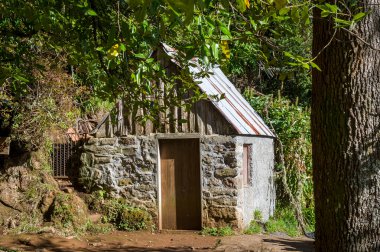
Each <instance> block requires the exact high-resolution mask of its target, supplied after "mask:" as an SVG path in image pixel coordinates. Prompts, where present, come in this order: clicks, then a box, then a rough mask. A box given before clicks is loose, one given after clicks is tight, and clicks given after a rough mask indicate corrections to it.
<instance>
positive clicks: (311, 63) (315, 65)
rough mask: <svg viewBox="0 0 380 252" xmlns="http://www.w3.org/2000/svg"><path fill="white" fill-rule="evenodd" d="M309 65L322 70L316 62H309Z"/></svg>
mask: <svg viewBox="0 0 380 252" xmlns="http://www.w3.org/2000/svg"><path fill="white" fill-rule="evenodd" d="M310 65H311V67H312V68H315V69H318V70H319V71H322V70H321V68H320V67H319V66H318V65H317V64H315V63H314V62H310Z"/></svg>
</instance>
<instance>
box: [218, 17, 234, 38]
mask: <svg viewBox="0 0 380 252" xmlns="http://www.w3.org/2000/svg"><path fill="white" fill-rule="evenodd" d="M218 23H219V29H220V31H221V32H222V33H223V34H224V35H226V36H228V37H230V38H231V37H232V35H231V33H230V31H229V30H228V27H227V26H226V25H225V24H224V23H222V22H220V21H219V20H218Z"/></svg>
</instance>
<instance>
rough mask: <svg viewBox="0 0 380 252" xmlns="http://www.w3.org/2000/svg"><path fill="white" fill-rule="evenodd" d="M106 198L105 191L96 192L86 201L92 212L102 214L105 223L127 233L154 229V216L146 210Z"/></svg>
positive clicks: (122, 200)
mask: <svg viewBox="0 0 380 252" xmlns="http://www.w3.org/2000/svg"><path fill="white" fill-rule="evenodd" d="M106 196H107V195H106V194H105V192H104V191H96V192H94V193H93V194H92V195H91V196H90V197H89V198H88V199H87V200H86V201H87V202H86V203H87V204H88V206H89V209H90V210H92V211H94V212H98V213H101V214H102V222H103V223H111V224H113V225H114V226H115V227H116V228H117V229H119V230H126V231H133V230H145V229H149V228H153V227H154V225H153V221H152V216H151V215H150V214H149V213H148V212H147V211H145V210H144V209H141V208H138V207H133V206H130V205H129V204H127V203H126V202H125V200H124V199H116V198H110V197H106Z"/></svg>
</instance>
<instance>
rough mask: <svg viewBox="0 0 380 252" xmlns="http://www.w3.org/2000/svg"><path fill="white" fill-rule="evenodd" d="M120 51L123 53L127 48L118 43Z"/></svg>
mask: <svg viewBox="0 0 380 252" xmlns="http://www.w3.org/2000/svg"><path fill="white" fill-rule="evenodd" d="M120 50H121V51H122V52H125V51H126V50H127V47H126V46H125V44H123V43H120Z"/></svg>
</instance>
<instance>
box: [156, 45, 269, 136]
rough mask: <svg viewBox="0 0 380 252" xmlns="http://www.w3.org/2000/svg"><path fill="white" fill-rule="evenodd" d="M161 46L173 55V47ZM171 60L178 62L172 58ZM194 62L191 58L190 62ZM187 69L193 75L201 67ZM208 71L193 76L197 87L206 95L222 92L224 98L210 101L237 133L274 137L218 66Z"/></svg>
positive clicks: (218, 94)
mask: <svg viewBox="0 0 380 252" xmlns="http://www.w3.org/2000/svg"><path fill="white" fill-rule="evenodd" d="M163 47H164V49H165V51H166V53H167V54H168V55H169V56H171V57H175V55H176V51H175V49H173V48H171V47H169V46H167V45H165V44H163ZM173 62H174V63H176V64H178V63H177V62H176V61H175V60H174V59H173ZM194 62H195V61H194V60H192V63H194ZM189 69H190V72H191V73H193V74H194V76H197V74H198V73H200V72H201V67H200V66H199V65H198V64H192V66H189ZM208 73H209V75H208V76H206V77H202V78H195V81H197V82H199V83H200V84H199V87H200V88H201V90H202V91H203V92H205V93H206V94H207V95H208V96H215V95H217V96H220V95H222V94H224V99H221V100H214V99H211V102H212V103H213V104H214V106H215V108H216V109H218V110H219V111H220V113H221V114H222V115H223V116H224V117H225V118H226V119H227V121H228V122H230V123H231V125H232V126H233V127H234V128H235V129H236V130H237V132H238V133H239V134H248V135H260V136H270V137H274V134H273V133H272V131H271V130H270V129H269V127H268V126H267V125H266V124H265V123H264V121H263V119H262V118H261V117H260V116H259V115H258V114H257V113H256V111H255V110H254V109H253V108H252V106H251V105H250V104H249V103H248V102H247V101H246V100H245V99H244V97H243V96H242V95H241V94H240V92H239V91H238V90H237V89H236V87H235V86H234V85H233V84H232V83H231V82H230V81H229V80H228V78H227V77H226V76H225V75H224V73H223V72H222V70H221V69H220V68H219V67H218V66H214V67H213V68H212V69H210V70H208Z"/></svg>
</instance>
